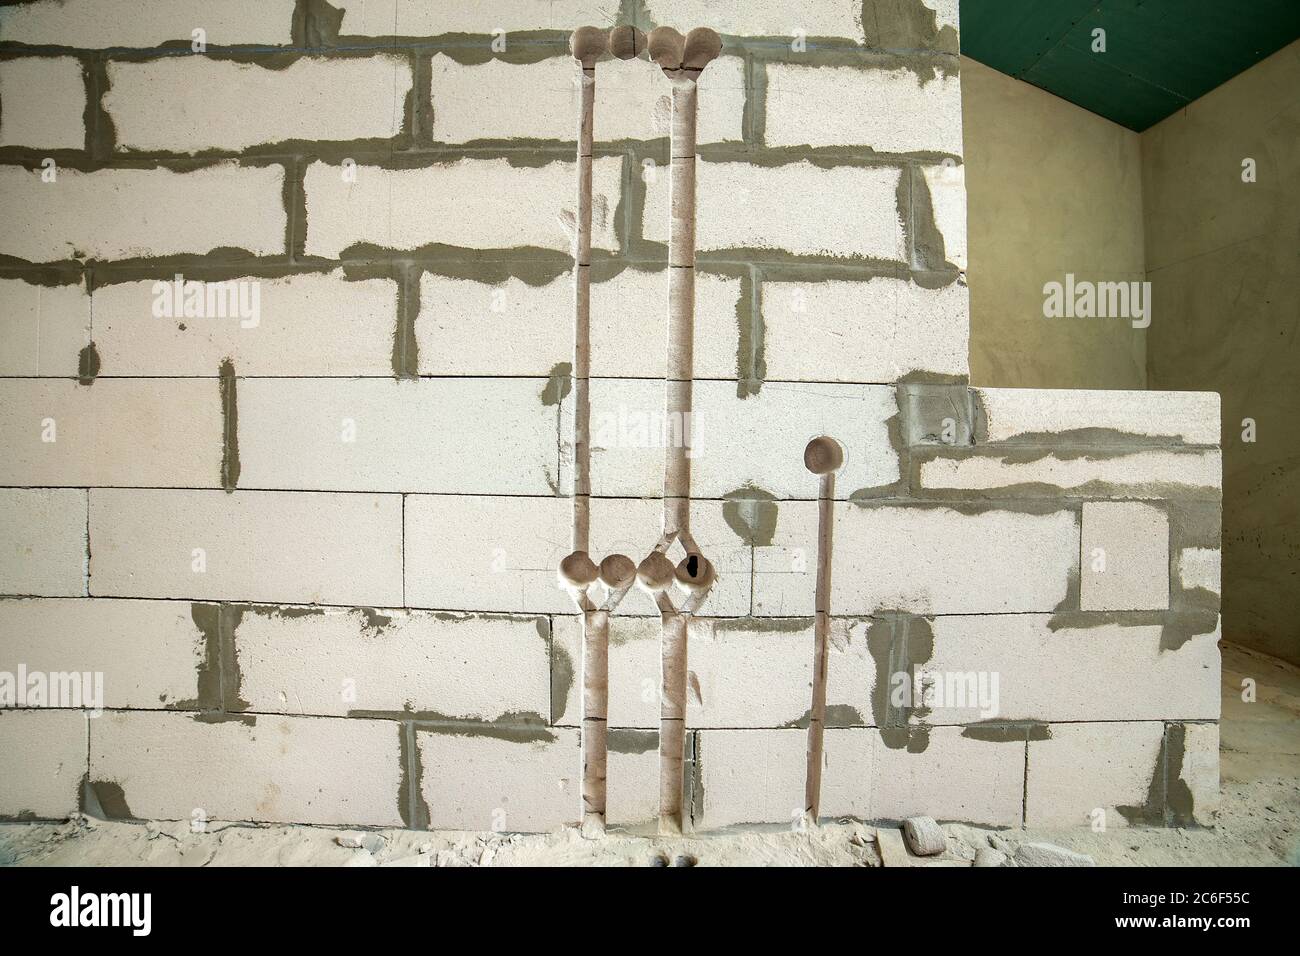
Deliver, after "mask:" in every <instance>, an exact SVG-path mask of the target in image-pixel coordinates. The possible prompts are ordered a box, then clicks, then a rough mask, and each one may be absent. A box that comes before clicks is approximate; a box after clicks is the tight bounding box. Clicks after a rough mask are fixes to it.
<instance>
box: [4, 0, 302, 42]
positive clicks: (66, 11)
mask: <svg viewBox="0 0 1300 956" xmlns="http://www.w3.org/2000/svg"><path fill="white" fill-rule="evenodd" d="M293 6H294V4H293V0H169V2H168V3H167V4H165V5H160V4H157V3H153V2H151V0H38V2H36V3H30V4H23V5H21V6H15V7H10V8H8V9H6V10H4V11H3V12H0V40H5V41H9V42H12V43H29V44H32V45H37V44H57V45H60V46H71V47H83V48H88V49H103V48H107V47H115V46H125V47H152V46H158V45H160V44H163V43H166V42H167V41H169V40H185V41H189V40H191V39H192V32H193V31H194V29H195V28H198V27H201V28H202V29H203V30H204V31H205V32H206V34H207V42H208V43H209V44H222V45H232V44H237V43H260V44H280V43H288V42H289V41H290V39H291V36H290V25H291V23H292V19H293Z"/></svg>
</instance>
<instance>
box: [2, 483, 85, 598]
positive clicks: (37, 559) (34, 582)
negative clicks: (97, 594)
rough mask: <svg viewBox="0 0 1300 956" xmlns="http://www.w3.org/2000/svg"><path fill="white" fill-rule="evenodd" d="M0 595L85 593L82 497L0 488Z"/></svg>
mask: <svg viewBox="0 0 1300 956" xmlns="http://www.w3.org/2000/svg"><path fill="white" fill-rule="evenodd" d="M0 514H3V515H4V516H5V520H4V521H3V522H0V594H31V595H38V596H42V597H65V596H67V597H74V596H79V595H83V594H85V593H86V492H84V491H78V490H76V489H43V488H34V489H27V488H0Z"/></svg>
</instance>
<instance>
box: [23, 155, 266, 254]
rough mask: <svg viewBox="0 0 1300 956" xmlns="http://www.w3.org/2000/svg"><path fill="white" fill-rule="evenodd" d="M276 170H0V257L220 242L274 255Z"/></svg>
mask: <svg viewBox="0 0 1300 956" xmlns="http://www.w3.org/2000/svg"><path fill="white" fill-rule="evenodd" d="M283 180H284V169H283V167H281V166H267V167H252V166H243V167H241V166H239V165H237V164H236V163H233V162H230V163H218V164H216V165H214V166H209V167H204V168H203V169H196V170H194V171H193V172H188V173H175V172H172V171H171V170H168V169H103V170H99V171H97V172H93V173H83V172H79V171H77V170H75V169H61V170H59V171H58V178H57V180H56V181H55V182H42V180H41V170H39V169H38V170H36V171H34V172H28V171H27V170H25V169H23V168H21V167H17V166H0V220H4V221H5V222H7V223H8V224H9V227H8V228H7V229H6V230H5V232H4V236H3V237H2V238H0V254H3V255H9V256H15V257H17V258H19V259H26V260H28V261H30V262H58V261H63V260H66V259H133V258H140V257H148V256H169V255H178V254H180V253H199V254H202V253H207V252H211V251H212V250H213V249H218V248H221V247H223V246H230V247H235V248H239V249H244V250H246V251H247V252H250V253H252V254H253V255H277V254H280V253H283V252H284V232H285V227H284V224H285V211H284V203H283V202H282V200H281V196H280V192H281V185H282V183H283Z"/></svg>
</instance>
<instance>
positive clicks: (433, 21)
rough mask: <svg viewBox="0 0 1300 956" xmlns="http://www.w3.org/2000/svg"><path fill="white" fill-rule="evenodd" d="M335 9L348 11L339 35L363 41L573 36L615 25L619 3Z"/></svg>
mask: <svg viewBox="0 0 1300 956" xmlns="http://www.w3.org/2000/svg"><path fill="white" fill-rule="evenodd" d="M334 6H335V7H337V8H339V9H341V10H343V11H345V12H344V16H343V26H342V27H341V29H340V31H339V32H340V33H342V34H344V35H360V36H394V35H395V36H440V35H441V34H444V33H480V34H488V33H491V32H492V31H493V30H496V29H501V30H506V31H513V30H520V31H523V30H573V29H576V28H577V27H580V26H586V25H589V24H594V25H603V24H608V23H613V22H614V19H615V17H616V16H617V15H618V3H617V2H616V0H493V3H492V4H491V5H490V6H484V5H483V4H481V3H477V2H473V0H450V2H447V3H439V4H429V3H425V2H424V0H339V2H338V3H336V4H334ZM507 42H508V41H507Z"/></svg>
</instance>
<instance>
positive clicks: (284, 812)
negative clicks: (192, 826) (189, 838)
mask: <svg viewBox="0 0 1300 956" xmlns="http://www.w3.org/2000/svg"><path fill="white" fill-rule="evenodd" d="M400 732H401V730H400V726H399V725H398V724H395V723H393V722H392V721H381V720H338V719H332V718H320V717H269V716H266V715H261V716H259V717H257V718H256V721H255V723H253V724H252V725H250V724H249V723H247V722H244V721H241V720H238V719H236V720H228V721H223V722H220V723H211V722H202V721H198V720H195V719H193V718H192V717H189V716H186V715H182V714H161V713H153V714H150V713H143V712H139V711H136V712H130V713H117V714H105V715H104V716H103V717H100V718H99V719H97V720H96V721H95V722H94V723H93V724H92V726H91V730H90V779H91V781H92V782H95V783H115V784H117V785H118V786H119V787H121V790H122V796H123V797H124V799H125V800H126V805H127V807H128V808H129V810H130V812H131V815H132V816H134V817H138V818H140V819H154V820H191V821H194V820H267V821H284V822H295V823H318V824H326V825H341V824H354V825H357V824H359V825H362V826H401V825H402V819H401V816H400V814H399V812H398V794H399V791H400V790H401V786H402V767H401V761H400V759H399V737H398V735H399V733H400ZM322 754H329V759H328V760H322V759H321V756H322Z"/></svg>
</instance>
